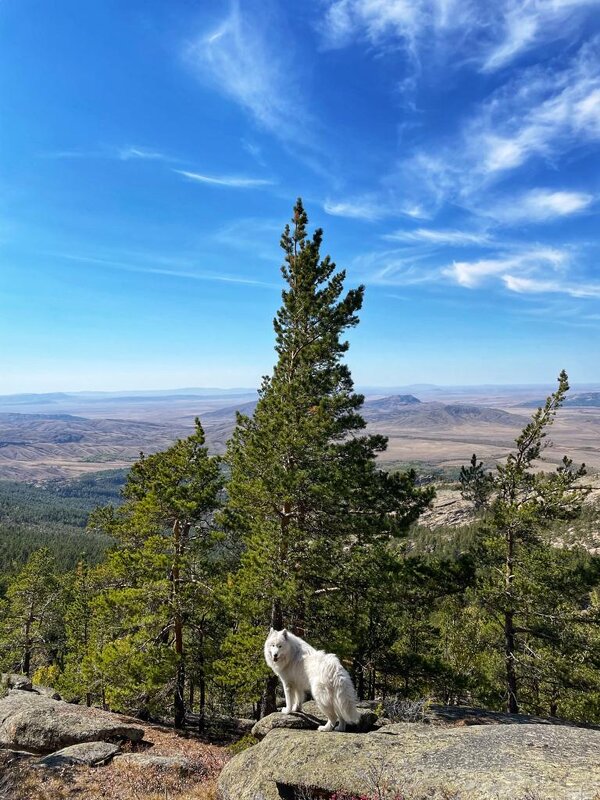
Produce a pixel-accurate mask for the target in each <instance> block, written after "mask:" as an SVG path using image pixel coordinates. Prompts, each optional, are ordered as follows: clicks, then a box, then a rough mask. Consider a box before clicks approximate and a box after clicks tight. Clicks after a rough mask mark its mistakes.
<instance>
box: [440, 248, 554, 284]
mask: <svg viewBox="0 0 600 800" xmlns="http://www.w3.org/2000/svg"><path fill="white" fill-rule="evenodd" d="M567 262H568V253H566V252H565V251H562V250H558V249H554V248H549V247H535V248H530V249H527V250H523V251H522V252H520V253H510V254H507V255H504V256H499V257H497V258H485V259H478V260H476V261H455V262H453V264H452V265H451V266H449V267H446V268H445V269H443V270H442V274H443V275H445V276H446V277H448V278H450V279H451V280H452V281H454V282H455V283H457V284H458V285H459V286H463V287H465V288H468V289H474V288H477V287H479V286H481V285H483V284H484V283H485V282H486V281H487V280H488V279H489V278H500V279H501V280H502V281H504V283H505V284H506V285H507V286H508V283H507V279H509V282H510V281H511V280H513V279H516V280H517V281H518V280H523V279H524V280H533V281H535V280H539V275H540V274H542V275H543V276H544V277H543V280H544V281H545V280H546V277H545V276H546V275H547V273H548V272H549V271H551V272H554V273H557V274H558V273H560V271H561V269H562V268H563V267H564V266H565V265H566V264H567ZM512 285H513V286H514V285H515V284H514V283H513V284H512ZM508 288H512V287H511V286H508Z"/></svg>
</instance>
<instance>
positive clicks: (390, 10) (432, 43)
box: [319, 0, 599, 72]
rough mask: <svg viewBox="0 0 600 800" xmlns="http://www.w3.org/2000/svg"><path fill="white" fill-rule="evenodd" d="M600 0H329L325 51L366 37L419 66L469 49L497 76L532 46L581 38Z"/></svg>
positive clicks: (324, 22) (324, 27)
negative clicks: (580, 32) (427, 57)
mask: <svg viewBox="0 0 600 800" xmlns="http://www.w3.org/2000/svg"><path fill="white" fill-rule="evenodd" d="M598 4H599V0H528V2H523V0H497V2H496V3H495V4H494V7H493V13H491V11H490V5H489V3H488V2H487V1H486V0H471V1H470V2H464V1H463V2H461V0H410V2H409V0H327V1H326V9H325V15H324V19H323V20H322V21H321V23H320V25H319V29H320V31H321V35H322V37H323V40H324V44H325V46H326V47H330V48H340V47H345V46H347V45H349V44H350V43H352V42H353V41H356V40H360V39H364V40H366V41H368V43H369V44H370V46H375V47H379V48H389V47H391V46H393V45H394V44H396V46H397V45H398V44H399V45H401V46H403V47H404V48H405V50H406V52H407V53H408V54H409V55H410V57H411V59H412V60H413V61H415V62H420V61H423V60H424V55H425V53H429V54H430V53H431V52H432V51H434V52H435V53H436V54H437V56H438V57H439V56H440V55H441V56H442V57H443V58H446V59H447V60H449V59H450V57H454V58H455V57H456V54H457V52H460V53H461V59H460V61H461V62H462V61H463V60H464V57H463V56H462V53H463V52H464V49H465V48H466V49H467V50H468V52H469V53H470V59H471V60H475V61H476V62H478V63H479V65H480V68H481V70H482V71H484V72H494V71H496V70H498V69H501V68H502V67H504V66H506V65H507V64H509V63H510V62H512V61H513V60H514V59H515V58H517V57H518V56H520V55H521V54H523V53H525V52H526V51H528V50H531V49H532V48H534V47H536V46H538V45H542V44H544V43H547V42H553V41H557V40H565V39H569V38H572V37H574V36H575V35H576V33H577V31H578V30H579V29H580V28H581V26H582V25H583V24H584V23H585V19H586V13H587V12H591V11H593V8H594V6H598Z"/></svg>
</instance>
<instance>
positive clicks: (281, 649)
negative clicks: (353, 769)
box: [265, 628, 358, 731]
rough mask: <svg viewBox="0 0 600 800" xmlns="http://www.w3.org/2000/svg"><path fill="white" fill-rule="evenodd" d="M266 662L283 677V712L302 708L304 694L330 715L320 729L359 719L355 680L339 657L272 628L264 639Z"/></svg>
mask: <svg viewBox="0 0 600 800" xmlns="http://www.w3.org/2000/svg"><path fill="white" fill-rule="evenodd" d="M265 661H266V662H267V664H268V665H269V666H270V667H271V669H272V670H273V672H274V673H275V674H276V675H277V676H278V677H279V678H280V679H281V682H282V684H283V691H284V693H285V708H282V709H281V710H282V712H283V713H284V714H289V713H290V712H292V711H302V703H303V702H304V696H305V693H306V692H308V691H310V693H311V694H312V696H313V699H314V700H315V702H316V703H317V705H318V706H319V708H320V709H321V711H322V712H323V713H324V714H325V716H326V717H327V723H326V724H325V725H319V730H320V731H332V730H333V729H334V728H335V727H336V724H337V730H338V731H345V730H346V724H347V723H349V722H350V723H351V722H354V723H356V722H358V712H357V710H356V693H355V691H354V686H353V685H352V679H351V678H350V675H348V673H347V672H346V670H345V669H344V668H343V667H342V665H341V664H340V662H339V659H338V658H337V656H334V655H333V653H325V652H324V651H323V650H315V648H314V647H311V645H309V644H308V642H305V641H304V639H301V638H300V637H299V636H294V634H293V633H289V631H287V630H285V629H284V630H282V631H276V630H274V629H273V628H271V630H270V631H269V635H268V636H267V641H266V642H265Z"/></svg>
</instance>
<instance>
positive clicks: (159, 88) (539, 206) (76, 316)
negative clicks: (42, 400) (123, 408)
mask: <svg viewBox="0 0 600 800" xmlns="http://www.w3.org/2000/svg"><path fill="white" fill-rule="evenodd" d="M598 6H599V2H598V0H570V2H567V3H565V2H552V3H532V4H523V3H520V2H517V0H499V2H498V3H496V4H494V7H493V12H494V13H493V15H492V14H490V5H489V4H488V3H487V2H485V0H474V1H473V2H471V3H463V2H459V0H415V2H414V3H410V4H406V3H405V2H403V0H381V2H377V3H369V2H365V0H307V2H306V3H303V4H294V5H293V6H292V5H289V4H282V3H277V2H275V0H261V2H258V0H246V2H243V3H241V2H236V0H232V1H231V2H229V3H223V4H212V3H198V4H190V3H187V2H185V0H173V2H171V3H168V4H165V3H160V2H158V0H131V2H129V3H127V4H113V3H101V2H90V3H81V2H77V0H62V2H61V3H59V4H57V5H55V6H53V7H52V8H51V7H50V6H49V5H48V4H45V3H43V2H41V0H21V1H20V2H19V3H15V2H12V3H11V2H8V3H2V4H0V31H1V32H2V34H3V47H2V50H1V51H0V113H1V115H2V127H1V130H0V186H1V187H2V192H1V193H0V276H1V281H0V298H1V299H0V349H1V352H2V356H3V358H2V370H1V371H0V394H9V393H20V392H53V391H84V390H87V391H90V390H97V391H125V390H131V389H132V387H135V389H138V390H144V389H169V388H173V387H178V386H183V387H185V386H188V387H191V386H214V387H223V388H230V387H256V386H258V385H259V382H260V377H261V376H262V375H263V374H265V373H268V372H270V370H271V368H272V365H273V363H274V353H273V332H272V328H271V320H272V318H273V315H274V313H275V310H276V308H277V306H278V305H279V301H280V291H281V280H280V275H279V264H280V261H281V259H280V255H279V249H278V241H279V236H280V233H281V230H282V228H283V226H284V224H285V223H286V221H287V220H288V218H289V216H290V213H291V208H292V204H293V202H294V200H295V198H296V197H297V196H298V195H301V196H302V197H303V198H304V202H305V206H306V208H307V211H308V215H309V219H310V226H311V228H312V227H315V226H321V227H323V229H324V234H325V236H324V246H323V252H324V253H330V254H331V256H332V257H333V258H334V260H335V261H336V262H337V264H338V266H339V267H340V268H344V269H346V270H347V282H346V285H347V286H348V287H351V286H353V285H356V284H358V283H365V284H366V286H367V292H366V300H365V306H364V308H363V311H362V313H361V324H360V325H359V326H358V328H357V329H356V330H355V331H353V332H352V334H351V348H350V351H349V355H348V362H349V365H350V367H351V369H352V373H353V377H354V380H355V382H356V384H357V385H358V386H365V385H367V386H386V385H387V386H407V385H411V384H419V383H432V384H437V385H447V386H450V385H481V384H529V385H531V384H543V385H544V386H549V385H552V384H553V382H554V380H555V377H556V375H557V374H558V372H559V370H560V369H561V368H563V367H564V368H565V369H566V370H567V372H568V373H569V377H570V379H571V383H572V384H574V385H577V384H580V385H581V384H589V383H594V382H597V381H598V379H599V375H598V342H599V333H600V302H599V301H600V276H599V269H598V266H597V265H598V263H599V260H598V255H599V250H600V247H599V244H598V236H597V231H598V197H599V195H600V157H599V150H598V144H599V141H600V15H599V14H598Z"/></svg>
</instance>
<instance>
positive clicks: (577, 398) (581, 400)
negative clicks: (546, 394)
mask: <svg viewBox="0 0 600 800" xmlns="http://www.w3.org/2000/svg"><path fill="white" fill-rule="evenodd" d="M544 402H545V401H544V400H529V401H528V402H526V403H521V407H522V408H538V407H539V406H542V405H544ZM564 405H565V408H569V407H570V408H600V392H582V393H581V394H574V395H571V397H567V399H566V400H565V403H564Z"/></svg>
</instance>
